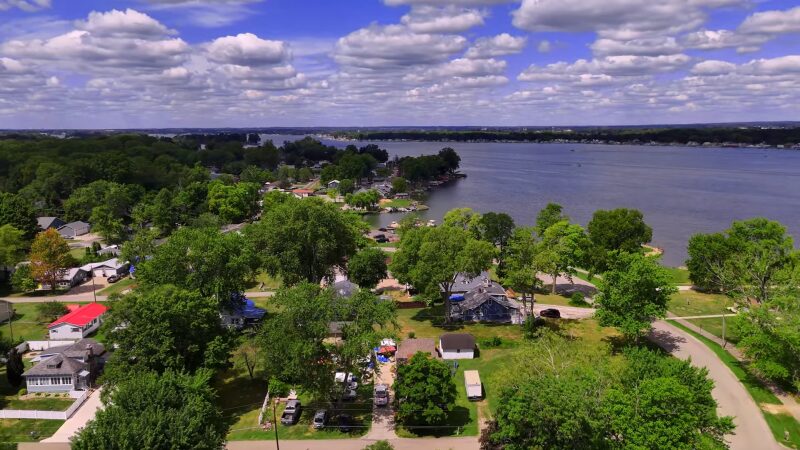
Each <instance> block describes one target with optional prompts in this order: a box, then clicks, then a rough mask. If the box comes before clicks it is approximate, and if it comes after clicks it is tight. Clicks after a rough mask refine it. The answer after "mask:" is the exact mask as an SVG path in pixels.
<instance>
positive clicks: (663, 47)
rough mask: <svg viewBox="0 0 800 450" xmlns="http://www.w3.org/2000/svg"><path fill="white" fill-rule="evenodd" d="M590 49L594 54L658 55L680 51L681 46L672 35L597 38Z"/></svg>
mask: <svg viewBox="0 0 800 450" xmlns="http://www.w3.org/2000/svg"><path fill="white" fill-rule="evenodd" d="M591 48H592V51H593V52H594V53H595V54H596V55H640V56H659V55H674V54H676V53H681V51H683V48H682V47H681V46H680V45H678V41H677V40H676V39H675V38H674V37H657V38H644V39H633V40H630V41H617V40H614V39H602V38H601V39H597V40H596V41H594V42H593V43H592V46H591Z"/></svg>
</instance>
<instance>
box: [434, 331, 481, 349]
mask: <svg viewBox="0 0 800 450" xmlns="http://www.w3.org/2000/svg"><path fill="white" fill-rule="evenodd" d="M439 342H440V344H441V346H442V350H445V351H447V350H457V349H464V348H471V349H474V348H475V337H474V336H473V335H471V334H467V333H447V334H443V335H441V336H439Z"/></svg>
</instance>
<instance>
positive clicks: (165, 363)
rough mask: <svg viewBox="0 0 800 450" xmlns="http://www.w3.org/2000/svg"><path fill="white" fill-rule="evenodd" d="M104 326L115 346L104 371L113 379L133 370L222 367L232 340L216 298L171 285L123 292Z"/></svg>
mask: <svg viewBox="0 0 800 450" xmlns="http://www.w3.org/2000/svg"><path fill="white" fill-rule="evenodd" d="M104 327H105V329H106V330H107V332H108V335H109V338H110V340H111V341H112V342H114V344H115V347H117V348H116V350H115V352H114V354H113V356H112V357H111V359H110V360H109V364H108V366H109V368H108V369H109V370H108V371H107V372H106V377H107V378H108V379H110V380H112V381H118V380H119V379H121V378H124V376H125V373H127V372H129V371H132V370H148V371H154V372H156V373H163V372H164V371H166V370H169V369H171V370H175V371H189V372H193V371H196V370H197V369H200V368H202V367H207V368H218V367H222V366H224V365H226V364H227V360H228V357H229V354H230V350H231V344H232V342H231V339H230V336H229V335H228V332H227V330H225V329H224V328H223V327H222V325H221V322H220V319H219V308H218V306H217V302H216V301H215V300H213V299H210V298H208V297H204V296H202V295H200V294H199V293H197V292H193V291H188V290H185V289H180V288H177V287H175V286H170V285H163V286H158V287H155V288H152V289H146V288H145V289H143V288H139V289H137V290H135V291H133V292H131V293H129V294H128V295H125V296H124V297H122V298H121V299H119V300H118V301H117V302H116V303H115V304H114V307H113V308H112V309H111V310H110V311H109V313H108V314H107V317H106V319H105V324H104Z"/></svg>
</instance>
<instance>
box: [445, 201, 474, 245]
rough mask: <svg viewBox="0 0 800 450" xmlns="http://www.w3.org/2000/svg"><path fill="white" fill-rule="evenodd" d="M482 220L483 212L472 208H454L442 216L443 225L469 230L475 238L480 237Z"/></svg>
mask: <svg viewBox="0 0 800 450" xmlns="http://www.w3.org/2000/svg"><path fill="white" fill-rule="evenodd" d="M480 222H481V214H480V213H478V212H475V211H473V210H472V208H454V209H451V210H450V211H447V213H445V215H444V217H442V225H444V226H447V227H456V228H461V229H463V230H465V231H469V233H470V235H471V236H472V237H474V238H479V237H480Z"/></svg>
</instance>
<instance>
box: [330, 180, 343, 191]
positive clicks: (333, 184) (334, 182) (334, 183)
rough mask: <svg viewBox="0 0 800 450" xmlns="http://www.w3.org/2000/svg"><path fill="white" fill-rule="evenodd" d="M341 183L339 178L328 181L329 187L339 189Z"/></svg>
mask: <svg viewBox="0 0 800 450" xmlns="http://www.w3.org/2000/svg"><path fill="white" fill-rule="evenodd" d="M339 184H341V182H340V181H339V180H331V181H328V189H339Z"/></svg>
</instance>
